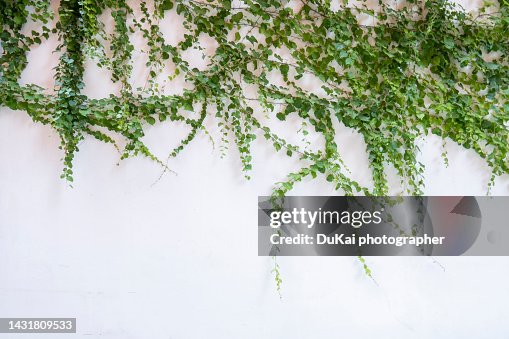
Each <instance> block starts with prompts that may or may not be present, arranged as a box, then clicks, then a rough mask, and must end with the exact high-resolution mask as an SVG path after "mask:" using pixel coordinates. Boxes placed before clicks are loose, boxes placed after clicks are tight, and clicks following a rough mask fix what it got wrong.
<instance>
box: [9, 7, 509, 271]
mask: <svg viewBox="0 0 509 339" xmlns="http://www.w3.org/2000/svg"><path fill="white" fill-rule="evenodd" d="M51 8H52V7H51V6H50V1H49V0H35V1H28V0H16V1H15V0H5V1H1V2H0V11H1V13H2V14H1V15H0V27H1V33H0V40H1V46H2V55H1V58H0V105H2V106H7V107H9V108H11V109H13V110H21V111H25V112H27V113H28V114H29V115H30V117H31V118H32V119H33V120H34V121H36V122H39V123H42V124H46V125H50V126H52V127H53V128H54V129H55V131H56V132H57V133H58V134H59V136H60V140H61V148H62V149H63V152H64V157H63V172H62V178H64V179H66V180H68V181H72V180H73V159H74V157H75V155H76V153H77V152H78V146H79V144H80V142H81V141H82V140H83V139H84V138H85V136H87V135H89V136H92V137H94V138H96V139H98V140H100V141H103V142H105V143H110V144H112V145H113V146H115V147H117V148H119V150H120V152H121V158H122V159H125V158H127V157H131V156H136V155H142V156H146V157H149V158H150V159H152V160H154V161H156V162H157V163H159V164H160V165H161V166H163V167H164V168H165V169H167V168H168V167H167V166H171V158H173V157H176V156H178V155H179V154H180V153H181V152H182V151H184V149H185V148H186V146H187V145H188V144H190V143H191V142H192V141H193V140H194V139H195V138H196V137H197V136H198V135H199V134H201V133H207V131H206V129H205V127H204V126H205V124H204V121H205V119H207V118H209V119H214V120H215V121H216V123H217V126H218V128H219V130H220V131H221V133H222V140H221V146H220V147H221V148H220V149H221V152H222V153H224V152H225V150H226V149H227V148H228V146H229V145H228V140H229V138H230V137H231V138H232V139H233V140H234V142H235V145H236V147H237V148H238V151H239V153H240V159H241V162H242V170H243V171H244V173H245V175H246V177H247V178H249V176H250V174H249V173H250V171H251V169H252V155H251V144H252V143H253V140H255V139H256V138H263V139H265V140H266V141H267V143H268V145H269V147H271V148H272V149H273V150H274V151H275V152H277V153H281V154H282V155H284V156H288V157H295V158H298V159H299V160H300V161H301V163H302V167H301V168H300V169H299V170H297V171H295V172H294V173H290V174H288V176H287V178H285V179H284V180H282V181H281V182H279V183H277V184H276V186H275V188H274V191H273V194H274V196H277V197H282V196H284V195H286V194H287V193H288V192H289V191H291V190H292V188H293V186H294V184H295V183H297V182H300V181H302V180H303V179H305V178H308V177H309V178H316V177H317V176H324V178H326V180H327V181H328V182H330V183H331V185H334V187H335V188H336V189H337V190H338V191H339V192H340V193H341V194H347V195H352V194H372V195H385V194H387V193H388V184H387V178H386V173H385V168H386V167H387V165H392V166H393V167H394V168H395V169H396V170H397V172H398V174H399V176H400V177H401V185H402V188H403V189H404V190H403V192H404V193H405V194H412V195H420V194H422V192H423V191H422V189H423V171H424V169H423V164H421V163H420V162H419V161H418V160H417V154H418V152H419V148H418V146H417V145H416V139H417V138H419V137H420V136H423V135H427V134H429V133H432V134H435V135H437V136H439V137H441V138H442V139H443V140H444V143H445V140H452V141H453V142H455V143H457V144H459V145H461V146H463V147H465V148H469V149H473V150H474V151H475V152H476V153H477V154H478V155H479V156H480V157H482V158H484V159H485V160H486V162H487V164H488V165H489V167H490V168H491V170H492V177H491V180H490V182H489V183H488V187H491V186H492V185H493V180H494V178H495V177H496V176H498V175H502V174H505V173H509V167H508V166H509V159H508V151H509V149H508V141H509V139H508V120H509V72H508V70H509V34H508V32H509V2H508V0H500V2H499V3H485V6H483V7H482V8H481V9H480V10H479V11H477V12H471V13H470V12H466V11H465V10H463V9H462V8H460V7H459V6H458V5H455V4H453V3H452V2H449V1H445V0H424V1H421V0H419V1H417V0H409V1H407V2H403V3H402V2H391V1H389V2H378V3H376V4H375V5H369V4H367V3H365V2H358V3H357V4H356V5H353V4H348V1H332V0H291V1H290V0H283V1H281V0H243V1H230V0H223V1H219V0H156V1H154V2H150V3H147V2H144V1H139V2H138V1H131V2H126V1H125V0H120V1H112V0H106V1H99V0H61V1H60V4H59V7H58V10H57V11H58V13H53V12H52V10H51ZM170 12H171V14H172V15H177V16H179V17H180V19H181V21H182V26H183V27H182V29H184V30H185V32H186V33H185V34H184V35H183V38H182V39H181V40H180V41H179V42H178V43H173V44H170V43H168V42H167V41H166V40H165V38H164V35H163V34H162V33H161V30H160V22H161V20H163V19H164V18H165V16H166V15H169V14H170ZM101 16H103V17H101ZM104 16H111V18H112V19H113V23H114V24H113V26H114V27H113V29H112V32H107V31H106V29H105V24H104V22H103V21H104ZM57 18H58V19H57ZM28 22H35V23H38V26H39V27H40V29H38V30H32V31H31V32H28V31H26V30H24V27H25V24H26V23H28ZM134 34H141V36H142V37H143V39H144V41H145V43H146V48H145V49H144V50H143V52H144V53H146V55H147V64H146V66H147V68H148V69H149V74H148V77H147V81H146V83H145V85H144V86H143V87H141V88H133V85H132V82H131V81H130V78H131V75H132V70H133V67H132V61H131V59H132V55H133V52H134V51H135V47H134V45H133V43H132V42H131V37H132V36H133V35H134ZM53 35H57V36H58V40H59V46H58V48H57V52H58V53H59V55H60V60H59V63H58V66H57V68H56V73H55V80H56V81H55V88H53V89H47V88H40V87H39V86H36V85H30V84H29V85H20V84H19V78H20V76H21V73H22V71H23V69H24V68H25V67H26V66H27V52H28V51H29V50H30V48H31V47H33V46H35V45H38V44H41V43H42V42H43V41H44V40H46V39H48V38H49V37H50V36H53ZM203 36H206V37H208V38H210V39H213V40H214V41H215V42H216V44H217V49H216V50H215V52H214V53H213V55H210V56H207V55H206V54H205V52H204V51H203V49H204V48H203V46H201V43H200V38H201V37H203ZM192 49H195V50H196V51H198V52H201V53H204V58H205V57H206V58H207V63H208V64H207V67H205V68H201V69H199V68H197V67H193V66H192V65H191V64H190V63H189V61H187V60H186V58H185V57H184V53H185V52H186V51H188V50H192ZM87 59H91V60H94V61H95V62H96V63H97V65H98V66H99V67H101V68H104V69H107V70H108V71H110V72H111V80H112V81H113V82H115V83H118V84H119V85H120V90H119V93H118V94H117V95H110V96H109V97H106V98H102V99H91V98H88V97H87V96H85V95H84V94H83V91H82V90H83V88H84V86H85V84H84V81H83V73H84V63H85V61H86V60H87ZM165 68H169V69H171V70H172V74H171V75H170V76H168V77H167V78H166V79H164V82H165V83H166V85H168V86H171V83H172V81H175V79H176V78H177V77H183V78H184V80H185V83H186V86H185V89H184V90H183V91H182V93H179V94H174V95H165V94H164V92H163V90H162V88H161V87H162V85H161V81H160V79H159V78H158V77H159V75H160V74H161V73H162V71H163V70H164V69H165ZM309 79H312V80H315V81H318V82H319V83H320V85H319V86H317V87H316V88H313V89H310V88H309V87H307V86H306V80H309ZM255 104H256V105H255ZM253 107H260V108H259V109H258V108H256V109H255V108H253ZM294 116H295V117H299V119H300V120H301V121H302V128H301V130H300V131H295V133H301V134H302V136H303V138H304V140H306V134H307V133H309V132H308V131H309V130H314V131H315V132H316V133H319V134H321V135H322V136H323V138H324V140H325V142H324V145H323V147H322V148H321V149H312V147H310V146H311V145H310V143H309V142H308V141H305V142H303V143H302V145H300V144H299V145H297V144H292V143H290V142H288V141H287V140H285V138H283V137H281V136H280V135H278V134H277V133H275V132H273V130H272V129H271V128H270V127H269V125H268V124H267V119H277V120H280V121H286V120H287V119H289V118H291V117H294ZM165 120H170V121H174V122H181V123H183V124H186V125H188V126H189V129H190V131H189V134H188V135H187V136H186V137H185V138H184V139H183V140H182V141H181V144H180V145H179V146H177V147H176V148H175V149H171V150H168V158H167V159H159V158H157V157H156V156H154V155H153V154H152V152H151V151H150V149H149V148H148V147H147V146H146V145H145V144H144V143H143V141H142V138H143V136H144V133H145V132H144V131H145V128H146V126H147V125H154V124H156V123H158V122H162V121H165ZM338 124H343V125H345V126H346V127H348V128H351V129H353V130H355V131H357V132H358V133H360V134H361V135H362V136H363V138H364V141H365V143H366V152H367V154H368V157H369V162H370V167H371V170H372V176H373V182H374V185H373V187H372V188H367V187H363V186H362V185H360V184H359V183H357V182H356V181H355V180H353V179H352V178H351V176H350V172H349V170H348V169H347V168H346V167H345V165H344V163H343V161H342V157H341V154H342V153H344V152H346V151H347V150H342V149H340V148H339V147H338V145H337V143H336V141H335V136H336V133H337V132H336V130H337V126H338ZM113 134H116V135H119V136H122V137H123V138H125V140H126V143H125V146H124V147H122V148H121V149H120V147H119V146H118V145H117V144H116V143H115V141H114V140H115V139H114V138H113ZM443 157H444V159H445V161H448V160H447V155H446V153H445V151H444V153H443ZM363 263H364V262H363ZM277 268H278V266H277V264H276V269H277ZM277 272H278V271H277Z"/></svg>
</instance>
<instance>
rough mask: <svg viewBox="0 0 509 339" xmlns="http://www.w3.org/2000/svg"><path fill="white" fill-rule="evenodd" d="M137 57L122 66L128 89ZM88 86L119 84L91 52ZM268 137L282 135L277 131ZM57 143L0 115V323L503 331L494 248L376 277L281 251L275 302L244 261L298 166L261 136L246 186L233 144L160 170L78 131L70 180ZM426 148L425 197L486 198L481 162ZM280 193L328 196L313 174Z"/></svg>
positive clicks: (505, 181)
mask: <svg viewBox="0 0 509 339" xmlns="http://www.w3.org/2000/svg"><path fill="white" fill-rule="evenodd" d="M467 5H470V6H471V4H467ZM55 6H56V3H55ZM162 27H163V31H164V32H165V35H166V36H167V38H168V39H178V34H179V21H178V18H176V17H171V15H170V16H168V18H167V20H165V22H164V23H163V24H162ZM27 29H29V28H27ZM138 38H139V37H136V36H135V37H133V40H134V41H137V40H136V39H138ZM56 44H57V41H56V40H55V39H54V38H53V39H50V40H49V41H47V42H45V43H43V44H42V45H41V46H39V47H37V48H36V49H34V50H32V51H31V52H30V55H29V62H30V63H29V66H28V67H27V69H26V70H25V71H24V73H23V79H22V81H23V82H24V83H36V84H39V85H41V86H44V87H48V88H51V87H52V86H53V80H52V74H53V71H52V68H53V67H54V66H55V65H56V64H57V61H58V55H56V54H54V53H52V51H53V49H54V48H55V46H56ZM204 44H205V45H206V46H208V48H210V52H211V53H213V49H214V46H213V45H207V42H206V41H204ZM137 46H138V47H139V48H140V49H141V48H142V46H141V39H138V45H137ZM144 57H145V56H144V54H143V53H141V52H140V53H138V54H137V56H136V58H135V60H134V64H135V72H134V74H136V77H135V78H133V79H132V81H133V83H134V84H137V85H139V84H140V83H142V82H143V81H144V79H145V70H144V69H143V64H144ZM189 58H190V59H193V58H194V61H195V62H196V63H197V64H199V63H200V62H202V61H201V60H200V59H199V58H196V57H195V56H193V55H189ZM86 83H87V87H86V88H85V92H86V93H87V94H88V95H89V96H92V97H102V96H106V95H108V94H109V93H115V91H116V90H118V89H117V88H115V86H114V85H112V84H111V83H110V82H109V75H108V74H105V73H104V72H103V71H101V70H100V69H98V68H97V67H96V66H95V65H94V64H93V63H92V62H90V63H89V65H88V67H87V70H86ZM311 85H312V84H311ZM166 90H167V91H178V88H177V87H169V88H167V89H166ZM210 125H211V126H212V124H210ZM295 126H299V125H298V122H296V123H295ZM274 128H278V126H274ZM340 131H341V133H340V134H339V135H338V136H337V140H338V143H339V145H340V147H343V149H345V151H344V152H343V154H344V158H345V162H346V163H347V164H348V165H349V167H350V168H351V169H352V171H353V173H354V176H355V178H356V179H358V180H359V182H361V183H365V184H367V185H369V184H370V172H369V168H368V164H367V158H366V155H365V153H364V150H363V149H364V148H363V140H362V138H360V137H359V136H358V135H357V134H356V133H355V132H353V131H350V130H348V129H346V128H340ZM185 132H186V130H185V128H184V127H182V126H178V125H172V124H170V123H163V124H160V125H157V126H154V127H151V128H150V129H149V130H148V133H147V136H146V141H147V144H148V145H150V146H151V147H152V150H153V151H154V153H155V154H156V155H159V156H161V157H165V155H166V154H167V152H168V151H169V150H171V149H172V147H173V146H175V145H177V143H178V142H179V140H180V139H181V137H182V136H183V135H184V133H185ZM280 132H281V133H282V134H285V135H287V136H288V137H289V138H292V131H291V130H289V129H283V128H282V126H280ZM211 133H212V137H213V138H214V139H216V141H217V142H218V140H219V136H218V133H216V131H215V130H214V129H213V128H212V127H211ZM311 140H312V141H313V142H316V143H319V142H323V141H322V140H319V139H318V138H316V139H313V137H312V138H311ZM58 144H59V141H58V138H57V136H56V134H55V133H54V132H53V131H52V130H51V129H49V128H48V127H45V126H41V125H36V124H34V123H33V122H31V120H30V119H29V117H28V116H26V115H25V113H23V112H18V111H11V110H9V109H5V108H1V109H0V159H1V161H2V166H0V317H7V316H9V317H52V316H54V317H77V318H78V336H87V337H91V338H99V337H100V338H122V339H125V338H151V339H158V338H203V337H209V338H210V337H213V338H282V337H290V336H291V337H293V338H310V337H317V338H325V337H327V338H330V337H346V338H351V337H354V336H355V337H375V336H376V337H380V338H408V337H409V336H412V337H414V338H430V337H433V338H478V337H489V338H507V337H508V336H509V326H508V325H507V318H508V316H509V310H508V308H507V306H506V304H507V302H508V301H509V290H508V289H507V286H508V285H509V273H508V271H507V264H508V262H509V259H507V258H476V257H461V258H435V259H431V258H381V257H380V258H376V257H373V258H367V262H368V264H369V265H370V267H371V269H372V271H373V274H374V278H375V280H376V281H375V282H374V281H372V280H370V279H369V278H367V277H366V276H365V275H364V273H363V271H362V267H361V265H360V264H359V263H358V261H357V260H356V259H354V258H325V257H323V258H322V257H311V258H299V257H295V258H280V259H278V261H279V263H280V265H281V270H282V274H283V279H284V285H283V291H282V293H283V299H282V300H280V299H279V297H278V295H277V293H276V290H275V286H274V283H273V277H272V275H271V269H272V265H273V262H272V259H270V258H263V257H257V196H258V195H267V194H269V193H270V190H271V188H272V185H273V183H275V182H277V181H279V180H281V179H282V178H284V176H285V175H286V173H288V172H289V171H291V170H292V169H295V168H296V167H297V164H295V163H293V162H292V160H289V159H287V158H284V157H279V156H277V155H273V154H271V153H269V152H268V151H267V150H268V148H267V147H265V145H264V143H263V141H257V142H255V145H254V149H253V153H254V159H255V160H254V171H253V179H252V180H250V181H246V180H245V179H243V176H242V173H241V170H240V161H239V160H238V158H237V154H236V151H235V149H234V148H232V149H231V150H230V152H229V154H228V156H227V157H226V158H224V159H220V154H219V151H218V149H217V145H216V148H215V149H213V147H212V144H211V143H210V141H209V140H208V138H207V137H206V136H204V135H203V136H201V137H200V138H198V140H196V141H194V142H193V143H192V144H190V146H189V147H188V148H187V149H186V150H185V151H184V152H183V153H182V154H181V155H180V156H179V157H178V158H177V159H174V160H172V162H171V163H170V167H171V168H172V169H173V170H174V171H176V172H177V173H178V175H173V174H165V175H164V176H163V177H162V178H161V179H160V180H158V178H159V176H160V173H161V169H160V168H159V167H158V165H156V164H154V163H153V162H151V161H149V160H147V159H143V158H135V159H128V160H126V161H123V162H121V163H120V164H117V162H118V159H119V155H118V153H117V152H116V150H115V149H114V148H113V147H109V146H107V145H104V144H100V143H98V142H96V141H95V140H92V139H91V138H89V139H86V140H85V141H84V142H83V143H82V144H81V145H80V152H79V154H78V156H77V158H76V162H75V185H74V188H71V187H68V186H67V184H66V182H64V181H63V180H61V179H59V174H60V171H61V162H60V158H61V156H62V153H61V152H60V151H59V150H58ZM440 146H441V141H439V140H438V139H434V138H433V137H430V138H428V139H424V140H422V147H421V148H422V154H421V155H420V158H421V161H422V162H423V163H424V164H425V165H426V189H425V193H426V194H428V195H484V194H485V193H486V184H487V181H488V179H489V171H488V168H487V166H486V165H485V164H484V162H483V161H482V160H481V159H480V158H479V157H478V156H476V155H475V154H474V153H473V152H471V151H468V150H464V149H462V148H460V147H458V146H457V145H455V144H453V143H448V145H447V148H448V151H449V162H450V166H449V167H448V168H447V167H445V165H444V164H443V162H442V159H441V157H440V153H441V149H440ZM389 172H390V169H389ZM398 191H399V189H398V180H397V179H396V178H395V177H394V180H393V187H392V192H393V193H397V192H398ZM292 193H293V194H295V195H299V194H300V195H328V194H335V192H334V191H332V190H331V189H330V187H329V186H328V185H326V183H325V180H323V182H321V181H316V180H315V181H313V182H312V183H311V182H309V183H306V182H304V183H302V184H299V185H298V186H297V188H296V189H295V191H293V192H292ZM493 194H494V195H508V194H509V178H508V177H502V178H498V179H497V181H496V186H495V188H494V189H493ZM481 236H483V234H481ZM37 337H38V338H45V336H44V335H40V336H37ZM48 337H49V336H48ZM60 337H65V335H60ZM69 337H71V336H69ZM72 337H75V336H72Z"/></svg>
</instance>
